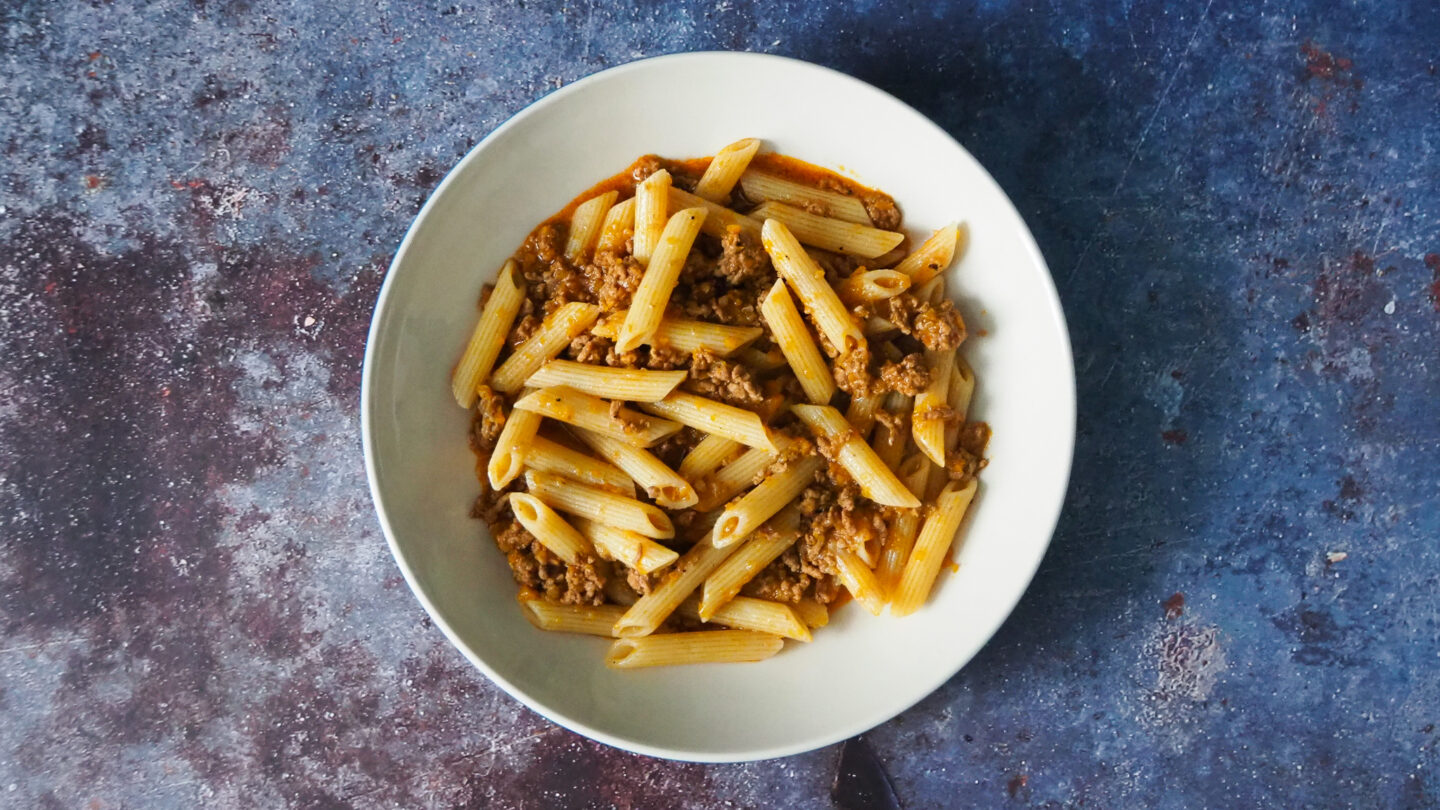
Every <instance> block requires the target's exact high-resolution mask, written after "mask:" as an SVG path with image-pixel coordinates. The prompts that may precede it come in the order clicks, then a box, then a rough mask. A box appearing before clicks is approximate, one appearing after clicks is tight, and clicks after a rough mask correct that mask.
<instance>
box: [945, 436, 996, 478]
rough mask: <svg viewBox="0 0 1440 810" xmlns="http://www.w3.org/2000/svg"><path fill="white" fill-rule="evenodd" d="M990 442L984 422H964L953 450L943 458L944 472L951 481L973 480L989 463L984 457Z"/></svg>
mask: <svg viewBox="0 0 1440 810" xmlns="http://www.w3.org/2000/svg"><path fill="white" fill-rule="evenodd" d="M989 442H990V426H989V425H987V424H985V423H984V422H966V423H965V424H964V425H961V426H960V432H959V435H958V438H957V440H956V443H955V449H954V450H951V451H950V452H949V453H948V454H946V456H945V472H946V473H947V474H948V475H949V476H950V480H952V481H968V480H970V479H971V478H974V477H975V476H976V475H977V474H978V473H979V472H980V471H981V470H983V469H985V466H986V465H987V464H989V463H990V462H989V461H987V460H986V459H985V457H984V455H985V445H986V444H989Z"/></svg>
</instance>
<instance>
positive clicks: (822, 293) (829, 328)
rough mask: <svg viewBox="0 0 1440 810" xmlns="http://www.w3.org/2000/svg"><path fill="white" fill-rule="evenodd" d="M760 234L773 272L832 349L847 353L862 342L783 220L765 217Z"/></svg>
mask: <svg viewBox="0 0 1440 810" xmlns="http://www.w3.org/2000/svg"><path fill="white" fill-rule="evenodd" d="M761 233H762V234H763V241H764V245H765V251H766V252H767V253H769V254H770V260H771V261H772V262H773V263H774V264H775V270H776V272H778V273H779V274H780V277H781V278H783V279H785V282H786V283H787V284H789V285H790V287H791V289H793V290H794V291H795V294H796V295H798V296H800V301H801V303H803V304H804V305H805V309H806V311H807V312H809V314H810V318H811V319H812V320H814V321H815V326H816V327H818V328H819V330H820V333H821V334H822V335H824V336H825V339H826V340H828V341H830V345H831V346H832V347H834V349H835V351H836V352H837V353H838V354H848V353H849V352H851V351H854V350H855V349H856V348H857V347H859V346H863V345H865V335H864V334H863V333H862V332H861V331H860V327H859V326H858V325H856V323H855V319H854V318H852V317H851V316H850V311H849V310H847V309H845V305H844V304H842V303H841V302H840V297H839V296H837V295H836V294H835V290H834V289H833V288H831V286H830V285H829V283H827V282H826V281H825V272H824V271H823V270H821V269H820V266H819V265H817V264H815V260H814V259H812V258H810V254H808V253H806V252H805V250H804V248H802V247H800V243H799V242H797V241H796V240H795V236H794V235H793V234H791V233H790V229H789V228H787V227H785V223H783V222H780V221H779V220H774V219H767V220H765V225H764V226H763V227H762V229H761Z"/></svg>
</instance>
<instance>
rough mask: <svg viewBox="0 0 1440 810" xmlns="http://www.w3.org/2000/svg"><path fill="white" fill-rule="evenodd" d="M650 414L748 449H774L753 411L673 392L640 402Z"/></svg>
mask: <svg viewBox="0 0 1440 810" xmlns="http://www.w3.org/2000/svg"><path fill="white" fill-rule="evenodd" d="M639 405H640V407H641V408H643V409H645V410H647V411H649V412H650V413H653V414H657V415H659V416H663V417H665V418H667V419H672V420H674V421H676V422H679V423H680V424H682V425H688V426H690V427H692V428H695V429H696V430H698V431H700V432H701V433H706V434H712V435H718V436H724V437H725V438H727V439H733V440H735V441H737V442H740V443H741V444H743V445H745V446H747V447H763V448H766V449H769V450H773V449H774V448H775V444H774V442H773V441H771V439H770V431H768V430H766V429H765V425H764V423H762V422H761V421H760V417H759V416H757V415H756V414H755V413H754V412H753V411H747V410H745V409H744V408H737V407H735V406H734V405H726V404H725V403H723V402H716V401H715V400H713V399H706V398H705V397H701V396H696V395H695V394H687V393H685V392H684V391H676V392H675V393H673V394H671V395H670V396H668V397H666V398H664V399H662V400H660V401H659V402H642V403H639Z"/></svg>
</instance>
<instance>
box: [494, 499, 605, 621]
mask: <svg viewBox="0 0 1440 810" xmlns="http://www.w3.org/2000/svg"><path fill="white" fill-rule="evenodd" d="M492 528H494V527H492ZM495 545H496V546H498V547H499V548H500V550H501V551H502V552H504V553H505V559H506V561H508V562H509V563H510V573H511V575H512V576H514V578H515V582H516V583H518V584H519V585H520V586H521V587H522V588H530V589H532V590H535V591H537V592H539V593H540V594H541V595H543V596H544V597H545V599H546V601H550V602H558V603H560V604H564V605H600V604H604V602H605V590H604V589H605V574H604V570H603V566H601V565H599V564H598V563H599V561H598V560H597V559H596V558H595V557H594V556H592V555H589V554H586V555H582V556H581V557H580V559H578V560H577V561H576V562H575V563H574V564H573V565H572V564H568V563H566V562H565V561H564V560H562V559H560V558H559V557H557V556H555V554H554V553H553V552H551V551H550V550H549V549H547V548H545V546H544V545H542V544H541V543H540V541H538V540H536V539H535V537H534V535H532V534H530V532H528V531H526V530H525V527H524V526H521V525H520V523H519V522H518V521H514V520H512V521H510V522H509V523H507V524H506V525H504V526H503V527H500V528H499V529H498V530H497V531H495Z"/></svg>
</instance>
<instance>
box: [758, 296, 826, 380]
mask: <svg viewBox="0 0 1440 810" xmlns="http://www.w3.org/2000/svg"><path fill="white" fill-rule="evenodd" d="M760 314H761V315H762V316H763V317H764V318H765V323H766V324H768V325H769V327H770V332H771V333H772V334H773V335H774V336H775V343H776V344H777V345H778V346H779V347H780V352H781V354H783V355H784V356H785V360H786V362H788V363H789V364H790V368H791V370H793V371H794V372H795V377H796V378H797V379H798V380H799V381H800V387H801V388H803V389H804V390H805V397H806V398H807V399H809V400H810V401H811V402H813V403H815V404H817V405H824V404H825V403H827V402H829V401H830V398H831V397H833V396H835V377H834V376H833V375H832V374H831V373H830V367H829V366H827V365H825V358H824V357H823V356H822V355H821V354H820V349H819V348H818V347H816V345H815V340H814V338H812V337H810V330H808V329H806V328H805V320H804V319H803V318H801V317H800V311H799V310H797V309H796V308H795V302H794V301H792V300H791V299H790V293H789V292H787V291H786V290H785V282H783V281H779V280H777V281H776V282H775V286H774V287H771V288H770V292H769V293H767V294H766V295H765V298H764V299H763V300H762V301H761V303H760Z"/></svg>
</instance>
